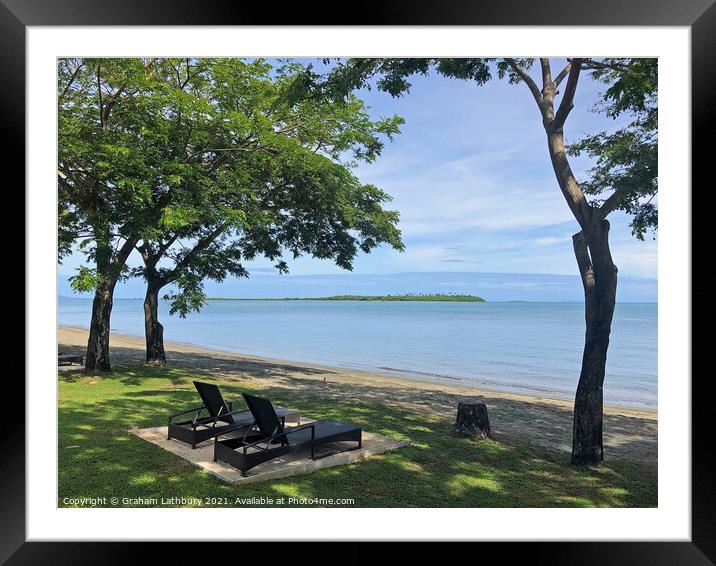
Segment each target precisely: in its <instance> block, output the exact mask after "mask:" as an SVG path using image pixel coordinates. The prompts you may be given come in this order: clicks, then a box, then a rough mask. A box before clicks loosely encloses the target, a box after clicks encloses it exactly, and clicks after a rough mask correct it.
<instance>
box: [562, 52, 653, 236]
mask: <svg viewBox="0 0 716 566" xmlns="http://www.w3.org/2000/svg"><path fill="white" fill-rule="evenodd" d="M592 76H593V77H594V78H595V79H596V80H599V81H601V82H603V83H604V84H605V85H607V86H608V88H607V90H606V91H605V92H604V94H603V100H602V104H600V105H598V106H597V107H596V110H597V111H599V112H602V113H604V114H606V115H607V116H608V117H610V118H618V117H620V116H622V115H623V114H626V115H628V116H630V117H631V121H630V122H629V123H628V124H627V125H626V126H624V127H621V128H618V129H617V130H615V131H612V132H605V131H603V132H599V133H596V134H592V135H588V136H584V137H583V138H581V139H579V140H578V141H576V142H575V143H573V144H571V145H570V147H569V153H570V155H581V154H586V155H588V156H590V157H591V158H593V159H594V160H595V162H596V163H595V165H594V166H593V167H592V168H591V169H590V170H589V171H588V173H587V177H586V178H585V179H583V180H581V181H580V186H581V187H582V190H583V191H584V192H585V193H586V194H589V195H602V194H604V193H610V194H611V195H613V196H611V197H609V198H611V201H608V200H607V199H601V200H599V199H595V200H596V202H597V203H604V202H605V201H606V202H609V205H608V206H609V207H610V209H611V210H623V211H624V212H626V213H628V214H630V215H631V216H632V222H631V228H632V234H633V235H634V236H636V237H637V238H638V239H640V240H643V239H644V235H645V233H646V232H647V231H649V230H650V229H651V230H656V228H657V225H658V212H657V208H656V204H655V203H654V200H653V199H654V198H655V197H656V195H657V192H658V188H659V180H658V179H659V177H658V145H659V141H658V60H657V59H606V60H604V61H602V62H600V64H599V66H598V67H597V68H596V69H595V70H593V71H592Z"/></svg>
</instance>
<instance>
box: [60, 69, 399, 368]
mask: <svg viewBox="0 0 716 566" xmlns="http://www.w3.org/2000/svg"><path fill="white" fill-rule="evenodd" d="M58 66H59V76H60V82H59V101H60V102H59V110H60V148H61V149H60V160H59V174H58V176H59V179H60V211H59V213H60V220H61V224H62V228H61V230H60V253H61V255H62V254H63V253H66V252H67V251H68V250H69V249H71V247H72V242H75V241H77V240H78V241H79V247H80V249H82V250H83V251H84V252H85V254H86V255H87V257H88V259H90V260H92V261H93V262H94V264H95V267H94V268H82V269H81V270H80V272H79V274H78V275H77V276H76V277H75V278H74V279H73V285H74V287H75V288H76V289H78V290H89V289H94V291H95V298H94V301H93V315H92V320H91V327H90V340H89V343H88V351H87V370H88V371H92V370H96V369H99V370H109V369H110V363H109V319H110V313H111V308H112V293H113V290H114V287H115V285H116V283H117V281H118V280H119V279H120V278H121V277H126V276H131V275H138V274H141V275H143V276H144V277H145V279H146V281H147V296H146V299H145V330H146V334H147V359H148V361H152V362H158V363H162V362H163V360H164V352H163V340H162V327H161V324H160V323H159V321H158V313H157V304H158V294H159V291H160V290H161V289H162V288H163V287H164V286H166V285H168V284H170V283H173V284H174V286H175V288H176V290H177V292H175V293H174V295H173V296H172V298H173V304H172V310H173V311H174V312H179V313H180V314H186V313H187V312H189V311H190V310H192V309H197V308H200V306H201V304H202V303H203V292H202V281H203V280H204V279H205V278H207V277H208V278H213V279H218V280H221V279H222V278H224V277H225V276H226V275H227V274H234V275H246V271H245V269H244V268H243V266H242V261H244V260H246V259H250V258H252V257H255V256H256V255H257V254H263V255H266V256H267V257H271V258H274V259H277V258H280V257H281V253H282V252H283V251H285V250H289V251H291V252H292V253H293V254H294V256H297V255H300V254H301V253H312V254H313V255H315V256H317V257H326V258H329V257H330V258H333V259H335V261H336V262H337V263H338V264H339V265H341V266H342V267H347V268H349V267H350V265H351V260H352V258H353V257H354V255H355V254H356V253H357V249H361V250H363V251H366V252H367V251H370V249H372V248H373V247H375V246H376V245H378V244H380V243H383V242H387V243H389V244H390V245H392V246H394V247H396V248H398V249H400V248H402V242H401V241H400V233H399V231H398V229H397V227H396V224H397V221H398V216H397V213H395V212H390V211H385V210H383V208H382V206H381V205H382V203H384V202H386V201H387V200H389V198H388V196H387V195H385V193H383V192H381V191H380V190H378V189H377V188H375V187H372V186H370V185H367V186H366V185H361V184H360V183H359V182H358V180H357V179H356V178H355V176H354V175H353V174H352V173H351V172H350V164H351V163H350V162H345V163H344V162H342V161H340V159H339V158H342V157H345V158H349V156H350V157H351V158H352V159H363V160H372V159H375V157H377V155H378V154H379V153H380V151H381V149H382V141H381V137H385V136H387V137H390V136H392V135H393V134H395V133H397V132H398V127H399V125H400V123H401V121H402V120H401V119H400V118H397V117H392V118H386V119H383V120H378V121H375V122H372V121H371V120H369V119H368V116H367V114H366V113H365V112H364V109H363V105H362V103H361V102H360V101H359V100H358V99H356V98H355V97H348V98H347V99H345V100H341V101H340V102H333V103H331V104H330V105H329V104H325V103H321V102H320V101H302V100H301V99H300V97H298V96H297V93H298V92H300V90H301V89H297V88H296V86H295V84H294V83H295V82H296V80H301V79H302V76H303V75H302V74H301V73H298V71H299V68H298V67H297V66H295V65H286V66H284V67H282V68H279V69H273V68H272V67H271V66H270V65H269V64H267V63H266V62H265V61H261V60H258V61H250V62H246V61H242V60H238V59H198V60H190V59H151V60H139V59H114V60H61V61H60V62H59V65H58ZM134 249H137V250H138V251H139V252H140V255H141V257H142V259H143V262H144V267H143V268H141V269H138V270H136V269H135V270H129V269H128V268H127V263H126V261H127V258H128V257H129V254H130V253H131V252H132V250H134ZM278 266H279V268H280V269H284V268H285V263H284V262H282V261H281V262H279V264H278Z"/></svg>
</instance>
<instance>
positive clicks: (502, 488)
mask: <svg viewBox="0 0 716 566" xmlns="http://www.w3.org/2000/svg"><path fill="white" fill-rule="evenodd" d="M197 376H200V377H201V379H203V380H211V378H210V377H209V376H206V375H200V374H197V373H190V372H187V371H184V370H178V369H168V368H150V367H145V366H133V367H116V368H115V372H114V373H113V374H112V375H108V376H84V375H82V374H81V373H80V372H78V371H71V372H61V373H60V378H59V503H58V504H59V505H60V506H66V505H65V504H64V503H63V499H64V498H65V497H71V498H79V497H106V498H108V499H109V498H111V497H118V498H120V500H121V498H123V497H129V498H138V497H142V498H145V499H147V498H156V499H161V498H175V497H184V498H187V499H188V498H199V499H201V500H202V501H203V502H204V501H205V498H227V500H228V502H227V503H224V501H223V500H222V501H220V502H219V503H218V504H216V503H214V504H212V503H210V502H209V503H206V502H204V503H202V505H205V506H232V505H238V504H239V503H238V502H236V501H235V500H236V498H250V497H266V498H272V499H274V500H275V499H276V498H278V497H281V496H295V497H300V498H316V497H321V498H333V499H338V498H354V499H355V506H357V507H413V506H414V507H586V506H600V507H620V506H636V507H647V506H655V505H656V503H657V489H656V475H655V471H653V472H652V471H649V470H646V469H645V468H644V467H643V466H640V465H639V464H637V463H634V462H628V461H622V462H619V461H614V462H609V463H608V465H605V466H603V467H602V468H599V469H575V468H573V467H571V466H570V465H569V464H568V456H567V455H566V454H559V455H556V454H552V453H547V452H544V453H543V452H540V451H536V450H535V449H534V448H532V447H527V446H522V445H512V444H505V443H500V442H495V441H491V440H485V441H474V440H471V439H466V438H456V437H454V436H453V435H452V434H451V432H450V425H451V423H450V422H449V421H448V420H445V419H441V418H438V417H435V416H429V415H425V414H417V413H410V412H405V411H400V410H395V409H392V408H389V407H386V406H384V405H381V404H371V403H363V402H360V401H355V402H352V403H336V402H335V401H332V400H327V399H323V398H322V397H321V395H320V393H318V394H317V393H316V391H315V388H310V391H308V392H302V391H296V390H290V389H279V388H276V389H264V390H262V392H263V393H265V394H267V395H270V397H271V398H272V399H274V400H275V401H276V402H277V403H279V404H282V405H284V406H291V407H296V408H298V409H300V411H301V413H302V414H303V415H304V416H305V417H307V418H333V419H337V420H344V421H348V422H353V423H357V424H360V425H362V426H363V428H364V429H365V430H366V431H369V432H375V433H379V434H383V435H386V436H389V437H392V438H398V439H407V440H409V441H411V442H412V443H413V445H411V446H409V447H406V448H400V449H398V450H396V451H395V452H392V453H387V454H384V455H381V456H376V457H373V458H370V459H368V460H366V461H363V462H360V463H356V464H351V465H349V466H342V467H335V468H329V469H325V470H321V471H318V472H315V473H313V474H309V475H305V476H296V477H292V478H287V479H282V480H276V481H272V482H268V483H263V484H255V485H248V486H230V485H228V484H225V483H223V482H221V481H220V480H218V479H216V478H214V477H213V476H210V475H209V474H207V473H205V472H204V471H203V470H201V469H199V468H196V467H194V466H192V465H191V464H189V463H187V462H185V461H184V460H182V459H181V458H179V457H177V456H175V455H173V454H171V453H169V452H166V451H164V450H162V449H160V448H158V447H157V446H155V445H152V444H150V443H148V442H145V441H143V440H141V439H139V438H137V437H135V436H134V435H132V434H129V433H128V432H127V429H129V428H130V427H131V426H138V427H140V428H143V427H150V426H160V425H164V424H166V417H167V415H168V414H169V413H170V412H171V411H175V410H177V409H178V408H184V407H191V406H194V405H195V404H196V393H195V391H194V389H193V386H192V383H191V379H192V378H194V377H197ZM216 383H218V384H220V385H221V387H222V390H223V391H224V392H225V394H226V396H227V397H228V398H232V399H238V398H240V393H241V391H242V390H244V391H248V390H250V389H249V388H246V387H244V386H243V385H242V386H241V387H239V386H238V385H237V384H236V382H221V381H216ZM253 391H256V389H254V390H253ZM126 506H145V505H132V504H127V505H126Z"/></svg>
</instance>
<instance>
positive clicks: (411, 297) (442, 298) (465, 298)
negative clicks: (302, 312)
mask: <svg viewBox="0 0 716 566" xmlns="http://www.w3.org/2000/svg"><path fill="white" fill-rule="evenodd" d="M207 300H208V301H404V302H427V301H433V302H435V301H438V302H443V303H484V302H485V299H483V298H482V297H478V296H476V295H458V294H453V293H432V294H431V293H428V294H424V295H421V294H407V295H333V296H330V297H285V298H279V299H241V298H223V297H210V298H208V299H207Z"/></svg>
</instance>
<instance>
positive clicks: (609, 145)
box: [302, 58, 658, 240]
mask: <svg viewBox="0 0 716 566" xmlns="http://www.w3.org/2000/svg"><path fill="white" fill-rule="evenodd" d="M325 61H326V62H329V63H332V68H331V69H330V71H329V72H328V73H327V74H325V75H321V74H319V73H317V72H315V71H313V69H312V68H310V67H309V68H307V69H306V71H305V78H304V80H303V83H302V84H304V86H305V89H306V90H308V91H311V92H313V93H314V96H325V97H329V98H332V99H340V98H341V97H344V96H347V95H348V94H349V93H350V92H352V91H353V90H355V89H360V88H368V89H370V88H371V87H372V86H375V87H377V88H378V89H379V90H382V91H385V92H387V93H389V94H390V95H392V96H394V97H397V96H402V95H403V94H406V93H408V92H409V91H410V88H411V83H410V79H411V77H413V76H418V75H427V74H428V73H430V72H431V71H434V72H436V73H437V74H439V75H441V76H444V77H448V78H453V79H460V80H468V81H472V82H474V83H475V84H476V85H478V86H479V85H482V84H484V83H486V82H487V81H489V80H491V79H492V78H493V74H496V75H497V76H498V77H499V78H501V79H506V80H507V81H508V82H510V83H512V84H517V83H520V82H523V81H524V79H525V77H524V76H522V75H521V74H520V73H519V72H518V71H517V70H516V69H517V68H519V69H521V70H524V71H525V72H526V71H529V70H530V69H531V68H532V67H533V66H534V63H535V61H536V60H535V59H534V58H522V59H513V60H508V59H496V58H489V59H469V58H464V59H346V60H325ZM581 65H582V70H583V71H586V72H587V73H589V75H590V76H591V78H592V79H593V80H596V81H599V82H601V83H602V84H604V85H605V87H606V88H605V90H604V92H603V93H602V99H601V104H598V105H597V106H596V110H597V111H598V112H602V113H604V114H605V115H606V116H607V117H609V118H613V119H616V118H618V117H623V116H626V117H629V118H630V120H631V121H630V122H629V123H628V125H627V126H625V127H621V128H618V129H616V130H613V131H603V132H599V133H596V134H593V135H589V136H585V137H583V138H581V139H579V140H578V141H577V142H575V143H573V144H571V146H570V147H569V153H570V154H571V155H573V156H576V155H580V154H585V155H587V156H589V157H590V158H592V160H593V161H594V166H593V167H592V168H591V169H590V170H589V171H588V173H587V175H586V177H585V178H584V179H582V180H581V182H580V187H581V189H582V191H583V192H584V193H585V194H587V195H592V196H593V197H595V198H594V199H593V200H592V203H591V204H592V205H593V206H594V207H600V208H601V213H602V214H603V215H604V216H606V215H607V214H609V213H610V212H612V211H613V210H622V211H624V212H626V213H628V214H630V215H631V216H632V223H631V228H632V233H633V234H634V236H636V237H637V238H639V239H642V240H643V239H644V234H645V233H646V232H647V231H648V230H649V229H652V230H655V229H656V228H657V221H658V218H657V208H656V203H655V202H654V198H655V196H656V194H657V191H658V170H657V153H658V129H657V128H658V110H657V103H658V101H657V98H658V90H657V89H658V61H657V59H648V58H647V59H624V58H622V59H614V58H607V59H584V60H582V63H581ZM565 71H568V68H567V67H565ZM564 78H566V72H563V73H561V74H560V75H558V76H557V77H555V79H554V80H555V84H557V85H559V83H560V82H561V81H562V80H563V79H564Z"/></svg>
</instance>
